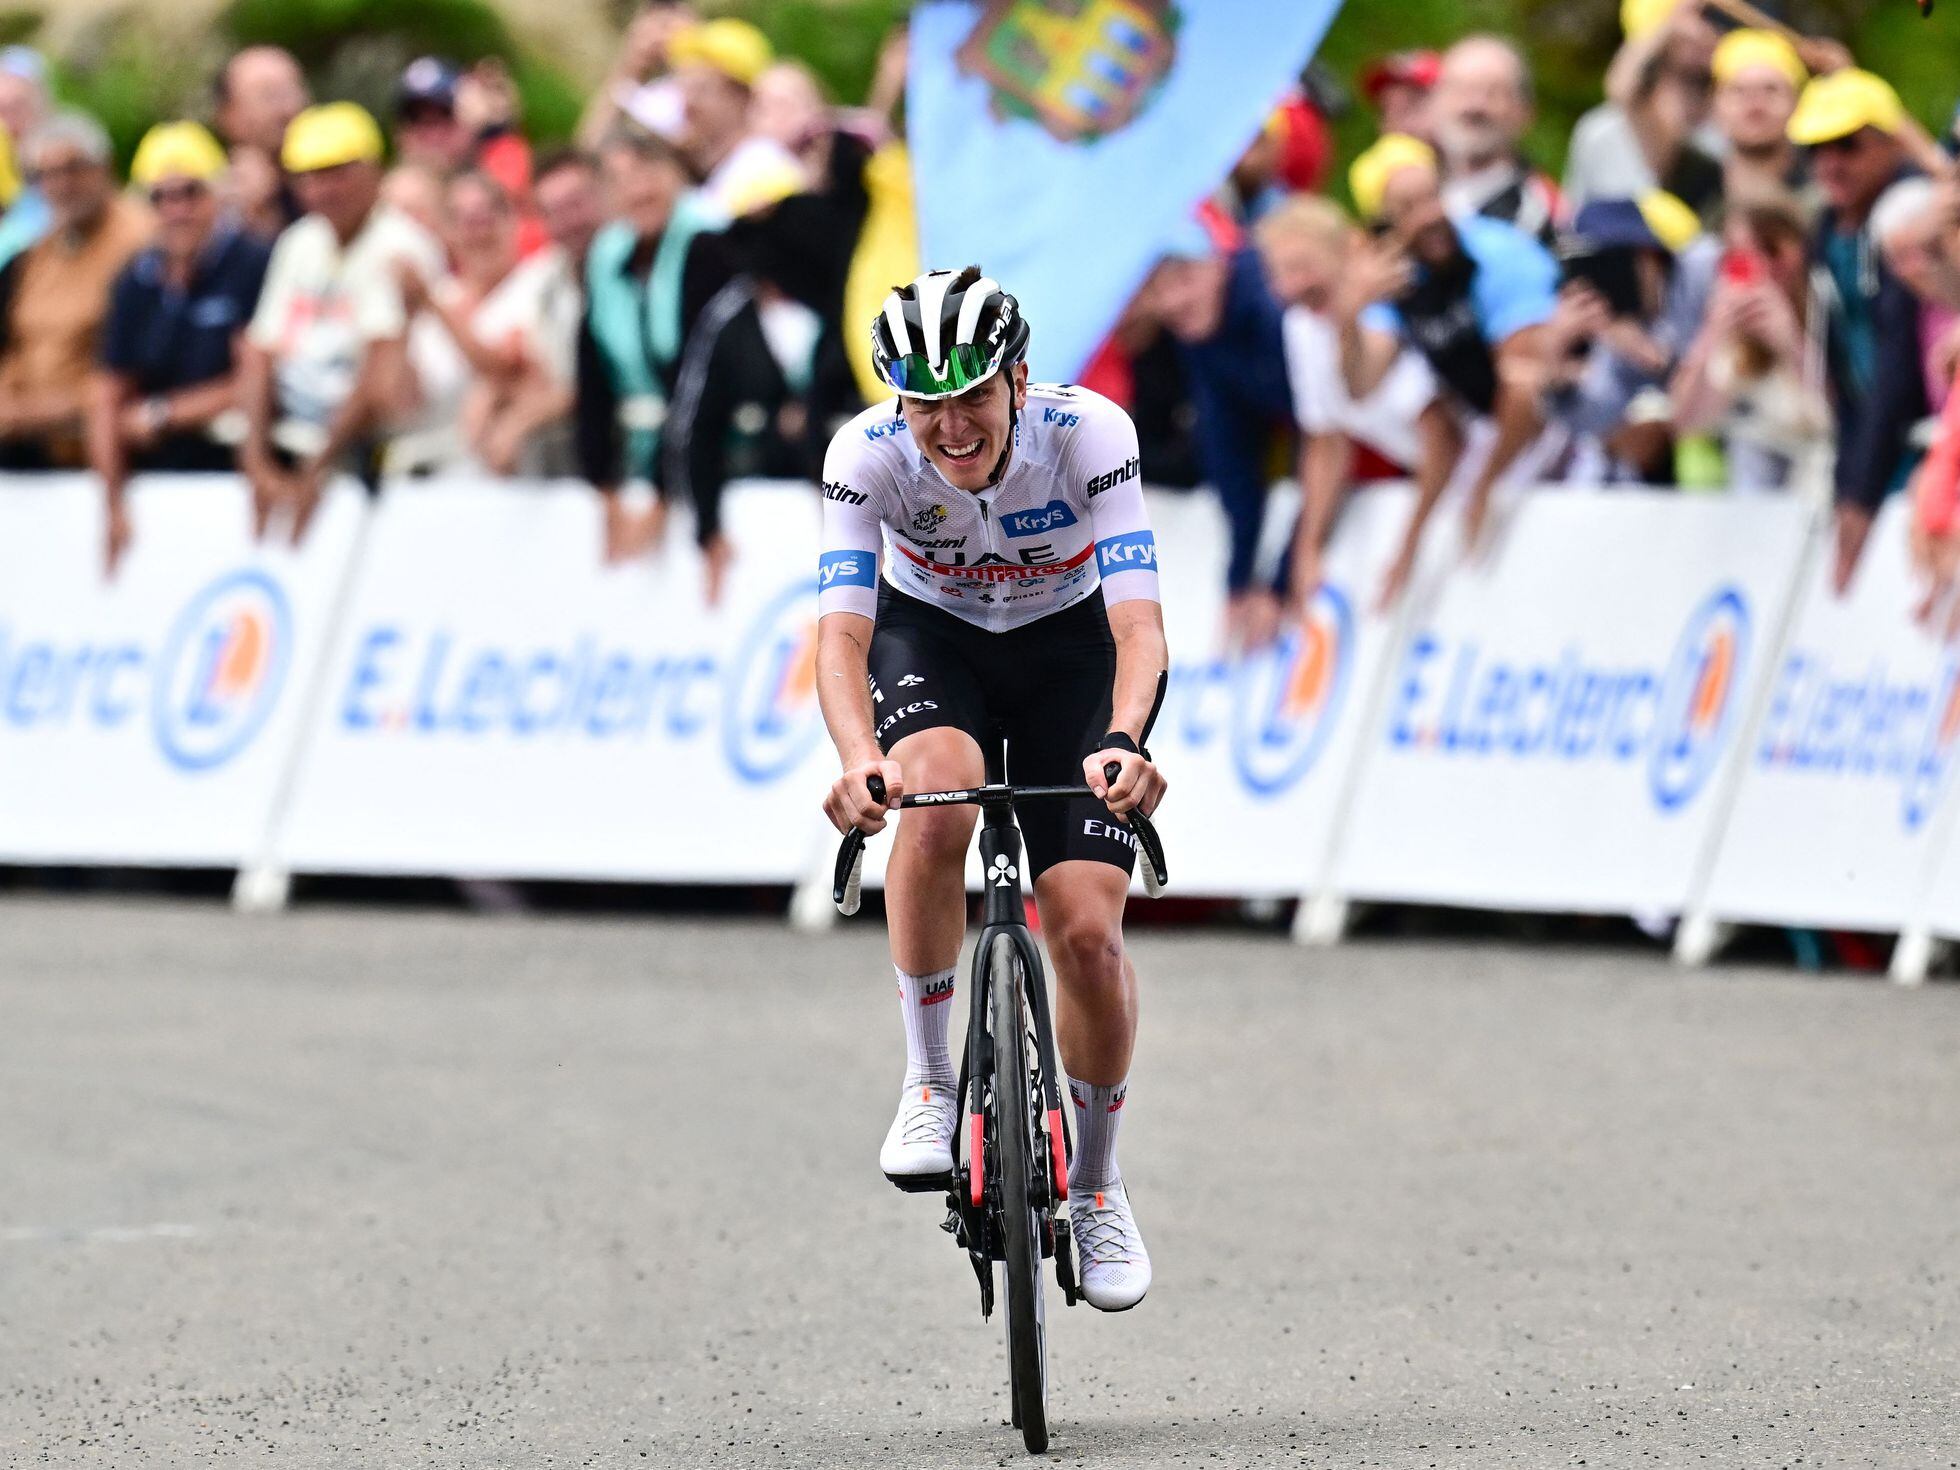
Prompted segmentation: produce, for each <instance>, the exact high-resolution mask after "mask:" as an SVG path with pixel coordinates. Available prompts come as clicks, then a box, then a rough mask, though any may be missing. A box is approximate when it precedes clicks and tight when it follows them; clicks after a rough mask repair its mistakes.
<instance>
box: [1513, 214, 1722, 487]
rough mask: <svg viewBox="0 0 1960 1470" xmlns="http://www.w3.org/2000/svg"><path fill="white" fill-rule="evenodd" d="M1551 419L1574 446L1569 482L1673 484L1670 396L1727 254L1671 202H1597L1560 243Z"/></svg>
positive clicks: (1693, 215) (1554, 324)
mask: <svg viewBox="0 0 1960 1470" xmlns="http://www.w3.org/2000/svg"><path fill="white" fill-rule="evenodd" d="M1560 252H1561V255H1562V257H1563V261H1562V274H1563V284H1562V285H1561V287H1560V289H1559V302H1558V309H1557V311H1555V312H1554V313H1553V315H1552V321H1551V328H1550V336H1551V357H1552V363H1553V370H1552V392H1551V396H1550V399H1549V400H1548V407H1549V410H1550V412H1551V413H1552V414H1553V415H1554V416H1555V417H1556V418H1557V420H1558V421H1559V423H1560V424H1562V425H1563V426H1564V428H1565V429H1566V431H1567V432H1568V433H1569V434H1570V435H1571V436H1572V441H1573V443H1572V458H1571V459H1570V461H1569V462H1568V464H1567V467H1566V474H1567V477H1568V478H1570V479H1573V480H1576V481H1580V482H1587V483H1601V484H1610V483H1617V482H1636V483H1638V482H1647V483H1668V482H1670V481H1671V480H1672V478H1673V453H1672V451H1673V435H1672V431H1671V427H1670V422H1669V421H1670V418H1671V413H1670V411H1669V409H1668V405H1667V398H1666V392H1665V387H1664V385H1665V384H1666V382H1667V379H1668V377H1669V375H1670V374H1671V373H1672V372H1673V370H1674V365H1675V363H1676V361H1677V360H1678V359H1679V357H1680V355H1681V354H1682V353H1683V352H1685V351H1686V350H1687V347H1688V344H1689V343H1690V342H1691V341H1692V340H1693V339H1694V334H1695V330H1696V328H1697V326H1698V325H1699V324H1700V321H1701V317H1702V311H1703V308H1704V307H1705V306H1706V304H1707V301H1708V292H1709V288H1710V286H1711V285H1712V284H1713V280H1714V274H1715V268H1716V265H1717V263H1718V261H1719V258H1720V255H1721V249H1720V246H1718V245H1717V244H1716V243H1715V242H1714V241H1713V240H1708V239H1704V238H1703V237H1702V236H1701V224H1700V221H1699V220H1697V219H1696V218H1695V213H1694V211H1693V210H1691V209H1689V208H1688V206H1687V205H1686V204H1683V203H1682V202H1681V201H1680V200H1679V199H1676V198H1675V197H1674V196H1673V195H1672V194H1668V193H1666V192H1664V191H1662V190H1659V189H1650V190H1648V191H1647V192H1646V193H1644V194H1642V195H1641V196H1640V197H1639V198H1638V199H1595V200H1593V201H1592V202H1591V203H1589V204H1587V205H1586V207H1585V208H1584V209H1582V210H1580V211H1579V215H1578V218H1577V219H1575V220H1574V221H1573V225H1572V231H1571V233H1570V234H1569V235H1568V236H1567V238H1566V239H1565V240H1563V241H1561V242H1560Z"/></svg>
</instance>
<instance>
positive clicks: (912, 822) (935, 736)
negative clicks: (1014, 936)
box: [885, 725, 986, 975]
mask: <svg viewBox="0 0 1960 1470" xmlns="http://www.w3.org/2000/svg"><path fill="white" fill-rule="evenodd" d="M891 758H892V759H893V760H895V761H897V762H898V765H899V769H900V770H902V771H903V772H904V773H905V789H906V790H907V791H951V790H957V789H960V788H963V787H968V786H978V785H979V784H980V783H981V782H983V781H984V780H986V762H985V761H984V760H983V759H982V758H981V755H980V747H979V746H978V745H977V744H975V743H974V740H973V737H972V736H971V735H969V734H967V733H966V732H965V731H964V730H955V729H953V728H952V727H951V726H950V725H941V726H939V727H938V728H936V729H932V730H921V731H919V732H918V733H917V734H916V735H907V736H906V737H905V738H904V739H903V740H901V741H899V742H898V744H896V745H894V746H893V747H892V750H891ZM978 818H979V812H978V810H977V809H976V808H974V807H970V806H965V807H914V808H912V809H911V810H909V811H907V812H906V813H905V815H904V816H903V817H902V818H900V819H899V822H898V826H897V829H896V832H895V834H894V836H893V839H892V855H891V865H890V867H889V868H887V869H886V878H885V919H886V924H887V926H888V927H889V929H890V930H891V943H892V963H893V964H895V965H897V966H898V968H899V969H900V970H903V971H904V972H905V973H906V974H908V975H929V974H931V973H933V972H934V971H936V970H947V969H951V968H952V967H953V966H954V965H957V964H958V963H959V959H960V941H961V940H962V939H963V938H964V937H965V935H966V850H967V848H968V847H969V846H970V845H971V844H972V842H973V826H974V823H975V822H976V821H977V820H978Z"/></svg>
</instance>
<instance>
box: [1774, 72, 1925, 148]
mask: <svg viewBox="0 0 1960 1470" xmlns="http://www.w3.org/2000/svg"><path fill="white" fill-rule="evenodd" d="M1905 120H1906V109H1905V106H1904V104H1902V103H1901V102H1900V101H1899V94H1898V93H1897V92H1894V91H1893V90H1892V85H1891V83H1889V82H1887V81H1886V80H1885V79H1884V78H1882V77H1875V76H1873V75H1872V74H1871V73H1870V72H1868V71H1860V70H1859V69H1858V68H1857V67H1855V66H1850V67H1846V68H1845V69H1844V70H1843V71H1834V72H1832V73H1831V74H1830V75H1829V76H1823V77H1817V78H1814V79H1813V80H1812V81H1811V83H1810V85H1809V86H1807V87H1805V88H1804V89H1803V95H1802V96H1801V97H1799V98H1798V99H1797V110H1796V111H1795V112H1794V113H1792V114H1791V115H1790V141H1791V142H1792V143H1795V144H1798V145H1799V146H1800V147H1804V148H1811V147H1815V146H1816V145H1817V144H1819V143H1829V142H1832V141H1834V140H1836V139H1838V138H1848V137H1850V136H1851V135H1852V134H1853V133H1855V132H1857V131H1858V130H1859V129H1860V128H1876V129H1878V131H1879V132H1881V133H1897V132H1898V131H1899V128H1900V126H1901V125H1902V124H1903V123H1904V122H1905Z"/></svg>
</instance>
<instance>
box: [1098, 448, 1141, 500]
mask: <svg viewBox="0 0 1960 1470" xmlns="http://www.w3.org/2000/svg"><path fill="white" fill-rule="evenodd" d="M1138 468H1139V465H1138V462H1137V457H1136V456H1135V455H1131V456H1130V457H1129V459H1127V460H1126V461H1124V463H1123V465H1122V467H1121V468H1119V469H1113V470H1111V471H1110V472H1109V473H1108V474H1106V475H1097V476H1096V477H1095V478H1094V479H1093V480H1091V481H1090V482H1089V498H1090V499H1091V500H1094V499H1095V498H1096V497H1097V496H1098V495H1100V494H1102V493H1103V491H1105V490H1113V489H1115V488H1116V487H1117V486H1118V485H1121V484H1122V483H1123V482H1124V481H1126V480H1134V479H1135V478H1136V477H1137V471H1138Z"/></svg>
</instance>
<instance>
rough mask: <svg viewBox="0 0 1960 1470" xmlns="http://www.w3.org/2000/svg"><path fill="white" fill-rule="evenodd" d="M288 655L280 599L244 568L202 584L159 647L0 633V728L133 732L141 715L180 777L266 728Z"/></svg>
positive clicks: (272, 586) (288, 618) (287, 626)
mask: <svg viewBox="0 0 1960 1470" xmlns="http://www.w3.org/2000/svg"><path fill="white" fill-rule="evenodd" d="M152 636H153V635H152ZM292 647H293V618H292V610H291V608H290V607H289V605H288V604H287V601H286V594H285V593H284V592H283V591H281V590H280V588H279V584H278V583H276V582H274V581H273V580H272V579H271V578H270V577H268V576H266V575H265V574H264V573H263V572H257V571H252V570H249V569H247V570H240V571H234V572H228V573H226V574H225V575H223V576H221V577H218V578H217V579H215V580H214V581H211V582H209V583H206V584H205V586H204V587H202V588H201V589H199V590H198V591H197V592H196V593H194V594H193V595H192V596H191V598H190V600H189V601H188V602H187V603H185V604H184V608H183V611H182V612H180V613H178V615H177V616H176V617H175V618H174V619H172V620H171V622H170V623H169V624H168V626H167V627H166V628H165V630H164V634H163V638H162V641H161V642H160V643H158V642H152V641H151V638H150V637H142V636H139V637H135V638H127V639H122V640H119V641H118V640H107V641H103V642H94V641H84V642H81V643H75V642H72V641H68V640H65V639H63V638H59V637H41V636H35V635H31V634H30V635H27V636H23V635H22V634H21V632H20V631H19V630H18V629H14V628H10V627H7V626H5V625H0V724H5V725H8V726H11V727H13V728H14V729H17V730H71V729H83V730H88V731H93V732H98V733H101V732H109V731H115V730H120V729H123V728H125V727H128V726H131V725H132V722H139V721H140V720H141V719H142V716H143V713H144V711H145V709H146V708H147V712H148V714H149V725H150V731H151V734H152V735H153V736H154V738H155V740H156V743H157V750H158V753H159V754H161V755H162V756H163V758H164V759H165V760H167V761H169V762H170V763H171V764H172V765H174V766H176V767H177V768H178V769H179V770H183V771H189V772H198V771H208V770H211V769H212V768H214V767H216V766H220V765H223V764H224V763H225V762H226V761H228V760H230V759H231V758H232V757H233V756H235V755H237V754H238V753H239V752H240V751H241V750H243V749H244V748H245V747H246V746H247V745H249V744H250V743H251V741H252V737H253V736H255V735H257V734H258V732H259V730H260V729H261V728H262V727H263V726H264V725H265V722H266V720H267V718H269V717H270V715H271V714H272V710H273V707H274V706H275V705H277V704H278V702H279V691H280V689H281V688H282V687H283V686H284V684H285V681H286V671H287V665H288V664H289V663H290V661H291V659H292Z"/></svg>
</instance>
